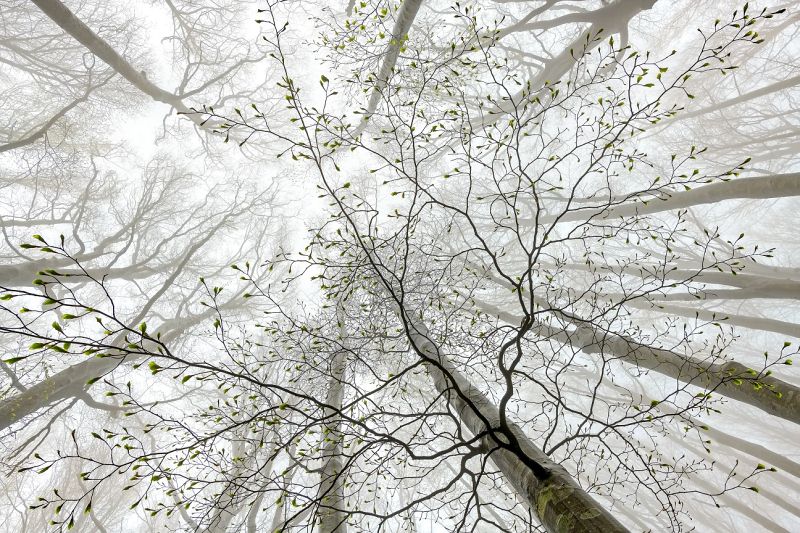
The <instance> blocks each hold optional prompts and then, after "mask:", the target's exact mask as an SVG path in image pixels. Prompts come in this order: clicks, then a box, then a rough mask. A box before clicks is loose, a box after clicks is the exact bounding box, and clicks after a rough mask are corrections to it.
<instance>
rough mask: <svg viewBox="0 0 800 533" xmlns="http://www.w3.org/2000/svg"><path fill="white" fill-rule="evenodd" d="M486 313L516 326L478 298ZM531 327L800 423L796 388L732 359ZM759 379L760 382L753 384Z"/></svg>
mask: <svg viewBox="0 0 800 533" xmlns="http://www.w3.org/2000/svg"><path fill="white" fill-rule="evenodd" d="M476 303H478V305H479V307H481V308H482V309H484V311H486V312H487V313H489V314H491V315H493V316H497V317H498V318H500V319H501V320H503V321H504V322H508V323H510V324H514V325H518V324H519V323H520V322H521V321H522V318H521V317H518V316H515V315H513V314H511V313H506V312H503V311H501V310H500V309H498V308H497V307H494V306H492V305H489V304H487V303H484V302H476ZM533 331H534V332H536V333H537V334H539V335H542V336H544V337H547V338H551V339H555V340H558V341H559V342H563V343H565V344H569V345H571V346H573V347H575V348H577V349H579V350H581V351H583V352H585V353H589V354H592V353H599V354H608V355H613V356H614V357H616V358H619V359H620V360H621V361H624V362H626V363H630V364H633V365H636V366H638V367H640V368H647V369H649V370H653V371H655V372H658V373H659V374H663V375H665V376H668V377H671V378H673V379H676V380H678V381H680V382H682V383H687V384H691V385H695V386H697V387H700V388H703V389H706V390H711V391H714V392H716V393H718V394H721V395H723V396H726V397H728V398H733V399H735V400H738V401H741V402H744V403H746V404H748V405H752V406H753V407H756V408H757V409H761V410H762V411H764V412H766V413H769V414H772V415H775V416H778V417H781V418H783V419H785V420H789V421H791V422H794V423H796V424H800V387H796V386H794V385H792V384H790V383H787V382H785V381H782V380H780V379H777V378H774V377H772V376H761V377H758V378H757V379H755V378H754V377H753V376H752V374H751V373H750V369H749V368H747V367H746V366H744V365H742V364H741V363H737V362H736V361H730V362H727V363H723V364H717V363H710V362H705V361H697V360H695V359H693V358H690V357H686V356H684V355H681V354H679V353H677V352H673V351H670V350H664V349H660V348H653V347H652V346H648V345H646V344H641V343H639V342H637V341H635V340H634V339H631V338H629V337H627V336H624V335H617V334H613V333H609V332H605V331H598V330H597V329H596V328H593V327H591V326H586V325H581V324H576V327H575V329H574V330H572V331H567V330H565V329H559V328H554V327H551V326H547V325H545V324H541V323H539V324H537V325H536V326H534V328H533ZM758 384H760V385H758Z"/></svg>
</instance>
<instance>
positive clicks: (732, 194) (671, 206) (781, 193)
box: [529, 172, 800, 224]
mask: <svg viewBox="0 0 800 533" xmlns="http://www.w3.org/2000/svg"><path fill="white" fill-rule="evenodd" d="M663 194H664V196H663V197H660V198H652V199H649V200H647V201H643V200H638V201H633V202H623V203H620V204H618V205H613V203H612V204H611V205H604V206H599V207H587V208H580V209H575V210H572V211H568V212H566V213H564V214H561V215H545V216H542V217H539V219H538V223H539V224H552V223H560V222H585V221H588V220H590V219H594V220H606V219H611V218H620V217H629V216H636V215H650V214H654V213H662V212H664V211H674V210H676V209H684V208H687V207H692V206H695V205H703V204H712V203H717V202H721V201H723V200H737V199H745V198H753V199H767V198H784V197H789V196H800V172H794V173H790V174H777V175H775V176H770V177H766V178H764V177H758V178H737V179H732V180H730V181H722V182H719V183H712V184H710V185H704V186H702V187H698V188H696V189H692V190H690V191H678V192H674V193H671V194H668V193H663ZM613 201H614V200H613V199H611V202H613ZM529 222H530V223H532V222H533V221H532V220H530V221H529Z"/></svg>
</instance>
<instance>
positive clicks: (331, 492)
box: [317, 307, 347, 533]
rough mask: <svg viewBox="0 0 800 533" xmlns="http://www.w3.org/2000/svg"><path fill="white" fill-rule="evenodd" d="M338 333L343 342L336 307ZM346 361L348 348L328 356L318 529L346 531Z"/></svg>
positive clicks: (321, 532)
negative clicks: (343, 420) (343, 422)
mask: <svg viewBox="0 0 800 533" xmlns="http://www.w3.org/2000/svg"><path fill="white" fill-rule="evenodd" d="M336 314H337V320H338V322H339V337H340V339H341V342H342V344H343V345H344V343H345V339H346V337H345V329H344V315H343V313H342V312H341V308H339V307H337V313H336ZM346 364H347V352H346V351H345V349H344V346H343V347H342V349H340V350H337V351H336V352H335V353H334V354H333V358H332V360H331V371H330V372H331V375H330V378H329V379H328V383H329V385H328V394H327V397H326V400H325V403H326V405H327V406H329V407H326V409H325V411H326V412H325V416H326V419H327V422H326V423H325V425H324V426H323V431H322V438H323V439H324V440H325V441H324V443H323V446H322V472H321V474H320V476H321V480H320V485H319V498H320V501H319V510H318V511H317V518H318V519H319V533H347V514H346V513H345V511H344V509H342V504H343V503H344V483H343V482H344V475H343V473H342V469H343V464H342V434H341V416H340V413H341V410H342V400H343V398H344V383H343V381H342V379H343V378H344V372H345V367H346Z"/></svg>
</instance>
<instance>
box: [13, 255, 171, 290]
mask: <svg viewBox="0 0 800 533" xmlns="http://www.w3.org/2000/svg"><path fill="white" fill-rule="evenodd" d="M77 259H78V260H81V257H80V256H79V257H78V258H77ZM74 265H75V262H74V261H69V260H54V261H47V260H34V261H29V262H26V263H16V264H12V265H4V266H0V287H3V288H12V287H22V286H28V285H30V284H31V283H32V282H33V280H34V279H36V278H37V277H38V274H37V273H38V272H42V271H44V270H49V269H52V270H56V271H58V273H59V274H61V275H62V277H61V278H60V279H61V281H62V283H69V282H70V281H72V280H70V278H69V277H68V276H76V277H75V278H73V279H74V282H75V283H82V282H85V281H86V277H87V276H89V277H91V278H93V279H96V280H99V279H126V280H135V279H144V278H148V277H150V276H154V275H156V274H159V273H162V272H165V271H167V270H169V269H170V265H168V264H164V265H157V266H155V267H150V266H147V265H146V263H141V264H136V265H130V266H125V267H111V268H86V269H85V270H79V269H76V268H69V267H74ZM62 267H67V268H62Z"/></svg>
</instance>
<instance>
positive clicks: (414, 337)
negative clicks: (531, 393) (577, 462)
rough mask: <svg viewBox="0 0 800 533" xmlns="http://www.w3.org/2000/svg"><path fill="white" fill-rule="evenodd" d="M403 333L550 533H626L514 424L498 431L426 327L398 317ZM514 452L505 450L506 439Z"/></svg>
mask: <svg viewBox="0 0 800 533" xmlns="http://www.w3.org/2000/svg"><path fill="white" fill-rule="evenodd" d="M403 319H404V322H405V323H406V325H407V327H406V331H407V334H408V337H409V340H410V341H411V343H412V345H413V347H414V349H415V351H416V352H417V353H418V354H419V355H420V356H422V357H423V358H424V359H425V360H426V363H427V364H426V366H427V368H428V371H429V373H430V374H431V376H432V378H433V382H434V384H435V387H436V390H437V391H438V392H440V393H444V394H446V398H447V400H448V402H449V403H450V406H451V408H452V409H453V410H454V411H455V412H456V413H458V415H459V417H460V418H461V420H462V421H463V422H464V424H465V425H466V427H467V428H468V429H469V431H470V432H472V433H473V434H475V435H478V434H484V433H486V432H487V431H488V432H489V434H487V435H486V436H484V437H483V438H482V441H483V442H482V444H483V445H484V446H485V447H486V448H487V449H489V450H492V452H491V459H492V460H493V461H494V463H495V464H496V465H497V467H498V469H499V470H500V471H501V472H502V473H503V474H504V475H505V477H506V479H507V480H508V482H509V484H510V485H511V486H512V487H514V489H515V491H516V492H517V494H519V496H520V498H521V499H522V500H523V501H525V502H527V503H528V504H529V505H530V508H531V510H532V511H533V512H534V513H535V514H536V516H537V517H538V519H539V521H540V522H541V523H542V525H543V526H544V527H545V529H546V530H547V531H548V532H550V533H566V532H571V533H581V532H585V533H589V532H592V533H615V532H626V531H628V530H627V529H626V528H625V527H624V526H623V525H622V524H620V523H619V522H618V521H617V520H616V518H614V517H613V516H612V515H611V514H610V513H609V512H608V511H607V510H606V509H605V508H603V507H602V506H601V505H600V504H599V503H598V502H597V501H595V500H594V499H593V498H592V497H591V496H589V494H588V493H587V492H586V491H584V490H583V489H582V488H581V486H580V485H579V484H578V483H577V481H575V479H574V478H573V477H572V476H571V475H570V474H569V472H567V470H566V469H565V468H564V467H563V466H561V465H560V464H558V463H555V462H553V461H552V460H551V459H550V458H549V457H548V456H547V455H546V454H545V453H544V452H542V450H540V449H539V448H538V447H537V446H536V445H535V444H534V443H533V442H532V441H531V440H530V439H529V438H528V437H527V436H526V435H525V433H524V432H523V430H522V429H521V428H520V427H519V426H517V425H516V424H514V423H513V422H506V424H505V427H501V426H502V424H501V417H500V413H499V412H498V409H497V406H496V405H494V404H493V403H492V402H491V401H490V400H489V399H488V398H487V397H486V396H485V395H484V394H483V393H482V392H481V391H480V390H478V389H477V388H475V387H473V386H472V384H471V383H470V381H469V380H468V379H467V378H466V377H464V376H463V375H462V374H461V373H460V372H459V371H458V370H457V369H456V368H455V367H454V366H453V365H452V363H451V362H450V361H449V360H448V359H447V357H446V356H445V355H444V354H442V353H441V352H440V351H439V349H438V348H437V347H436V345H435V344H434V343H433V342H432V341H431V340H430V338H429V335H428V331H427V328H426V327H425V326H424V325H422V324H419V323H414V322H413V321H412V320H411V317H409V316H408V314H405V315H404V316H403ZM509 434H510V435H512V436H513V438H514V439H515V440H516V443H517V445H518V449H516V450H513V451H512V450H511V449H509V448H510V446H509V444H510V443H509V440H508V437H507V435H509Z"/></svg>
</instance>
